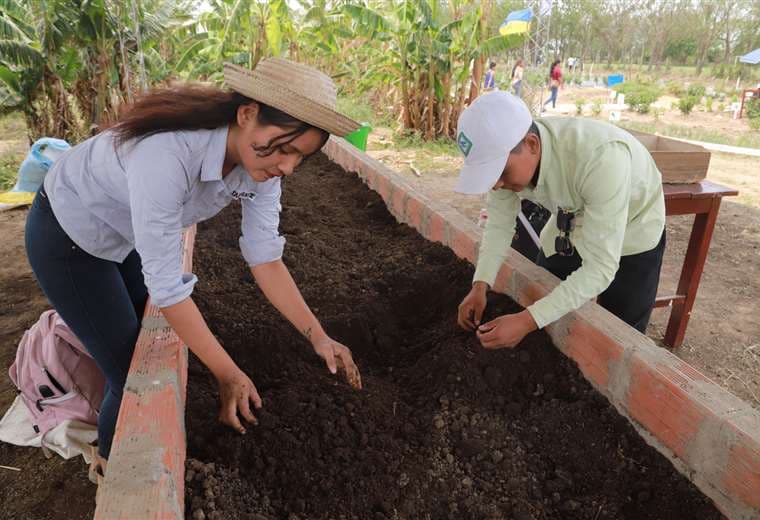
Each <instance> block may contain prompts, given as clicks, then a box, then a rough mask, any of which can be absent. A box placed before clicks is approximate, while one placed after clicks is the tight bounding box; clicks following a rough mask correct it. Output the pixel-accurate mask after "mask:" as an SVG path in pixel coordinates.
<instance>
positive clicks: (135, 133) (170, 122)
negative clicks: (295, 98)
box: [111, 84, 327, 144]
mask: <svg viewBox="0 0 760 520" xmlns="http://www.w3.org/2000/svg"><path fill="white" fill-rule="evenodd" d="M253 101H254V100H252V99H251V98H249V97H246V96H244V95H242V94H239V93H237V92H234V91H229V90H222V89H219V88H215V87H207V86H203V85H193V84H187V85H182V86H178V87H172V88H165V89H158V90H153V91H151V92H149V93H147V94H145V95H144V96H142V97H141V98H139V99H138V100H137V101H135V102H134V103H133V104H132V105H130V106H128V107H127V108H126V110H125V112H124V113H123V114H122V116H121V117H119V119H118V120H117V121H116V123H115V124H114V125H113V126H111V130H112V131H114V132H115V133H116V142H117V143H120V144H121V143H124V142H126V141H128V140H130V139H135V138H142V137H148V136H150V135H153V134H157V133H160V132H172V131H177V130H200V129H208V130H212V129H214V128H219V127H222V126H225V125H229V124H233V123H235V121H236V120H237V110H238V107H240V106H241V105H247V104H249V103H252V102H253ZM258 121H259V123H260V124H262V125H274V126H279V127H282V128H287V129H292V132H289V134H288V135H293V136H298V135H302V134H304V133H305V132H307V131H308V130H310V129H312V128H316V127H314V126H312V125H310V124H308V123H304V122H303V121H301V120H299V119H296V118H295V117H293V116H291V115H289V114H286V113H285V112H283V111H281V110H278V109H276V108H272V107H270V106H269V105H265V104H263V103H259V112H258ZM319 130H320V132H322V133H323V134H327V132H325V131H324V130H321V129H319ZM325 140H326V139H325Z"/></svg>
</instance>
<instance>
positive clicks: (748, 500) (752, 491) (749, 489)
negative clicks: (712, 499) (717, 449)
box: [723, 435, 760, 515]
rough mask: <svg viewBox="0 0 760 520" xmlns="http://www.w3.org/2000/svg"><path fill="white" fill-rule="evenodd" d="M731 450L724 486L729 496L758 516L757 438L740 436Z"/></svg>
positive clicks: (759, 462) (759, 467) (759, 453)
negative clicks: (755, 510)
mask: <svg viewBox="0 0 760 520" xmlns="http://www.w3.org/2000/svg"><path fill="white" fill-rule="evenodd" d="M739 439H740V442H739V443H738V444H736V445H735V446H733V447H732V448H731V451H730V454H729V460H728V463H727V464H726V468H725V477H724V481H723V482H724V485H725V489H726V491H728V493H729V494H730V495H731V496H736V497H738V498H740V499H741V500H742V501H743V502H744V503H745V504H747V505H748V506H750V507H752V508H755V509H757V510H758V515H760V446H758V442H757V438H755V439H751V438H749V437H748V436H745V435H741V436H740V438H739Z"/></svg>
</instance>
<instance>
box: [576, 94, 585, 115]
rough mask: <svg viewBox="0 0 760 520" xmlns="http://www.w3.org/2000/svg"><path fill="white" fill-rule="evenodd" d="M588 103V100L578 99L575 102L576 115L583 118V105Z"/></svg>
mask: <svg viewBox="0 0 760 520" xmlns="http://www.w3.org/2000/svg"><path fill="white" fill-rule="evenodd" d="M585 103H586V100H585V99H583V98H578V99H576V100H575V115H578V116H582V115H583V105H584V104H585Z"/></svg>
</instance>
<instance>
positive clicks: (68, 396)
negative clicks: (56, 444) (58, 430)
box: [8, 310, 105, 434]
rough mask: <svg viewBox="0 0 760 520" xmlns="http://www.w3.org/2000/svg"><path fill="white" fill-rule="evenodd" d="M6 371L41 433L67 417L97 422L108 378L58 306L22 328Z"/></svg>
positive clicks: (38, 431)
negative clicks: (59, 311)
mask: <svg viewBox="0 0 760 520" xmlns="http://www.w3.org/2000/svg"><path fill="white" fill-rule="evenodd" d="M8 372H9V374H10V377H11V380H12V381H13V384H15V385H16V387H17V388H18V390H19V392H20V393H21V398H22V399H23V401H24V404H26V407H27V408H28V409H29V413H31V415H32V423H33V424H34V430H35V431H36V432H37V433H42V434H45V433H47V432H48V431H49V430H51V429H53V428H55V427H56V426H57V425H58V424H60V423H61V422H62V421H64V420H66V419H76V420H79V421H83V422H86V423H89V424H97V422H98V413H99V412H100V403H101V401H102V400H103V389H104V387H105V379H104V378H103V374H102V372H101V371H100V369H99V368H98V366H97V365H96V364H95V361H94V360H93V359H92V358H91V357H90V355H89V354H88V353H87V351H86V350H85V348H84V345H82V343H81V342H80V341H79V340H78V339H77V337H76V336H75V335H74V333H73V332H71V330H70V329H69V327H68V326H67V325H66V324H65V323H64V322H63V320H62V319H61V318H60V316H58V313H57V312H55V311H54V310H49V311H45V312H43V313H42V315H41V316H40V319H39V320H38V321H37V323H35V324H34V325H33V326H32V328H30V329H29V330H27V331H26V332H25V333H24V337H23V338H22V339H21V343H20V344H19V346H18V350H17V351H16V360H15V361H14V363H13V364H12V365H11V368H10V370H9V371H8Z"/></svg>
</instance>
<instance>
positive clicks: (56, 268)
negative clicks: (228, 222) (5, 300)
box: [26, 59, 361, 474]
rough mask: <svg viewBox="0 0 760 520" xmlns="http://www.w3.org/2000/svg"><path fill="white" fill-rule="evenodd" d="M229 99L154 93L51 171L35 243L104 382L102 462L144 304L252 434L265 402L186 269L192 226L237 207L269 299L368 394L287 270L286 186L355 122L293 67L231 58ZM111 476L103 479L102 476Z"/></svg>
mask: <svg viewBox="0 0 760 520" xmlns="http://www.w3.org/2000/svg"><path fill="white" fill-rule="evenodd" d="M224 72H225V80H226V82H227V84H228V85H229V86H230V87H231V88H232V89H233V90H232V91H226V90H220V89H217V88H212V87H200V86H184V87H178V88H174V89H168V90H160V91H155V92H153V93H150V94H148V95H146V96H145V97H144V98H143V99H141V100H139V101H138V102H137V103H135V104H134V105H133V106H132V107H131V108H130V110H129V111H128V112H127V113H126V114H125V115H124V117H123V118H121V119H120V120H119V121H118V122H117V123H116V124H115V125H114V126H113V127H112V128H110V129H109V130H106V131H105V132H103V133H101V134H99V135H97V136H95V137H91V138H90V139H88V140H86V141H84V142H83V143H81V144H79V145H77V146H75V147H74V148H73V149H71V150H69V151H68V152H66V154H65V155H63V156H62V157H61V158H59V159H58V160H57V161H56V162H55V164H54V166H53V168H52V169H51V170H50V172H49V173H48V175H47V177H46V179H45V182H44V185H43V186H42V187H41V188H40V190H39V192H38V194H37V197H36V198H35V201H34V204H33V205H32V209H31V211H30V212H29V216H28V220H27V226H26V249H27V254H28V256H29V261H30V263H31V265H32V269H33V270H34V273H35V276H36V277H37V280H38V281H39V283H40V285H41V287H42V289H43V291H44V292H45V294H46V296H47V297H48V299H49V300H50V302H51V304H52V305H53V307H54V308H55V309H56V310H57V311H58V313H59V314H60V315H61V317H62V318H63V320H64V321H65V322H66V323H67V324H68V325H69V327H70V328H71V330H72V331H73V332H74V333H75V334H76V335H77V336H78V337H79V339H80V340H81V341H82V342H83V343H84V345H85V346H86V347H87V349H88V351H89V352H90V353H91V354H92V356H93V358H94V359H95V361H96V362H97V363H98V365H99V367H100V368H101V369H102V371H103V373H104V374H105V376H106V394H105V398H104V400H103V403H102V406H101V410H100V417H99V419H98V455H99V456H100V457H102V459H100V460H99V461H98V464H100V467H99V468H97V469H99V470H103V469H104V468H105V459H107V458H108V455H109V452H110V449H111V441H112V438H113V434H114V428H115V425H116V417H117V415H118V411H119V406H120V403H121V398H122V392H123V388H124V383H125V380H126V377H127V372H128V370H129V365H130V362H131V359H132V353H133V350H134V346H135V341H136V339H137V335H138V332H139V330H140V321H141V318H142V314H143V309H144V307H145V302H146V298H147V296H148V295H150V297H151V300H152V301H153V303H155V304H156V305H157V306H158V307H159V308H160V309H161V312H162V314H163V316H164V317H165V318H166V320H167V321H168V322H169V324H170V325H171V326H172V328H173V329H174V330H175V331H176V333H177V334H178V336H179V337H180V339H181V340H182V341H183V342H184V343H185V344H186V345H187V346H188V347H189V348H190V350H191V351H193V353H194V354H195V355H197V356H198V358H199V359H200V360H201V362H203V364H205V365H206V366H207V367H208V368H209V370H210V371H211V372H212V373H213V374H214V376H215V377H216V379H217V381H218V384H219V395H220V400H221V408H220V413H219V420H220V421H221V422H223V423H224V424H227V425H229V426H231V427H232V428H234V429H235V430H236V431H238V432H240V433H241V434H242V433H245V431H246V430H245V427H244V426H243V425H242V424H241V422H240V420H239V419H238V417H237V415H238V413H239V414H240V416H241V417H242V418H243V419H245V421H246V422H248V423H249V424H255V423H256V418H255V416H254V414H253V413H252V408H251V403H253V407H255V408H260V407H261V398H260V397H259V394H258V392H257V390H256V387H255V386H254V384H253V382H252V381H251V379H250V378H249V377H248V376H247V375H246V374H245V373H243V371H242V370H240V368H238V366H237V365H236V364H235V362H234V361H233V360H232V359H231V358H230V356H229V355H228V354H227V353H226V352H225V351H224V349H223V348H222V346H221V345H220V344H219V342H218V341H217V340H216V339H215V338H214V335H213V334H212V333H211V331H210V330H209V328H208V326H207V325H206V322H205V321H204V319H203V316H201V314H200V312H199V311H198V308H197V307H196V305H195V303H194V302H193V299H192V298H191V296H190V295H191V293H192V291H193V286H194V285H195V282H196V281H197V278H196V277H195V276H194V275H192V274H183V273H182V270H181V265H182V263H181V247H180V244H181V240H182V231H183V228H185V227H187V226H190V225H192V224H194V223H196V222H199V221H201V220H205V219H208V218H210V217H212V216H214V215H215V214H216V213H218V212H219V211H220V210H221V209H222V208H224V207H225V206H227V205H228V204H229V203H230V202H232V200H233V199H239V200H240V201H241V206H242V217H243V218H242V236H241V237H240V249H241V251H242V254H243V257H244V258H245V259H246V261H247V262H248V264H249V265H250V268H251V272H252V273H253V276H254V278H255V279H256V283H257V284H258V285H259V287H260V288H261V289H262V291H263V293H264V294H265V295H266V297H267V298H268V299H269V301H270V302H271V303H272V304H273V305H274V306H275V307H276V308H277V309H278V310H279V311H280V312H281V313H282V314H283V315H284V316H285V318H287V319H288V321H290V322H291V323H292V324H293V325H294V326H295V327H297V328H298V330H299V331H301V333H302V334H303V335H304V336H305V337H306V338H307V339H308V340H309V341H310V342H311V344H312V346H313V348H314V350H315V352H316V353H317V354H318V355H319V356H320V357H322V359H324V361H325V363H326V364H327V367H328V368H329V370H330V372H332V373H336V371H337V370H338V369H341V370H342V371H344V372H345V376H346V377H347V379H348V380H349V382H350V383H352V385H353V386H355V387H356V388H360V387H361V380H360V377H359V372H358V369H357V368H356V365H355V364H354V362H353V360H352V357H351V352H350V350H349V349H348V348H347V347H345V346H344V345H341V344H340V343H338V342H337V341H335V340H333V339H332V338H330V337H329V336H328V335H327V334H326V333H325V331H324V330H323V329H322V326H321V325H320V323H319V321H318V320H317V319H316V318H315V317H314V315H313V314H312V312H311V310H310V309H309V307H308V306H307V305H306V303H305V302H304V300H303V298H302V296H301V294H300V292H299V290H298V288H297V287H296V284H295V282H294V281H293V279H292V278H291V276H290V274H289V272H288V269H287V268H286V267H285V264H284V263H283V262H282V259H281V258H282V251H283V247H284V243H285V239H284V238H283V237H281V236H280V235H279V232H278V226H279V210H280V193H281V191H280V188H281V180H282V178H283V177H287V176H289V175H291V174H292V173H293V171H294V170H295V168H296V167H297V166H298V165H299V164H300V163H301V162H302V161H303V160H304V159H305V158H307V157H309V156H310V155H312V154H314V153H316V152H317V151H318V150H319V149H320V148H321V147H322V146H323V145H324V144H325V142H326V141H327V138H328V137H329V134H330V133H332V134H336V135H341V136H342V135H345V134H347V133H349V132H351V131H353V130H355V129H356V128H357V127H358V124H357V123H355V122H354V121H352V120H351V119H349V118H347V117H345V116H343V115H341V114H339V113H338V112H337V111H336V110H335V100H336V99H335V97H336V96H335V86H334V84H333V82H332V80H330V78H328V77H327V76H326V75H324V74H322V73H320V72H318V71H316V70H314V69H312V68H311V67H307V66H304V65H300V64H297V63H292V62H289V61H286V60H282V59H268V60H264V61H262V62H261V63H260V64H259V65H258V67H256V69H255V70H254V71H249V70H245V69H242V68H239V67H236V66H234V65H229V64H225V70H224ZM99 473H100V474H102V471H100V472H99Z"/></svg>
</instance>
